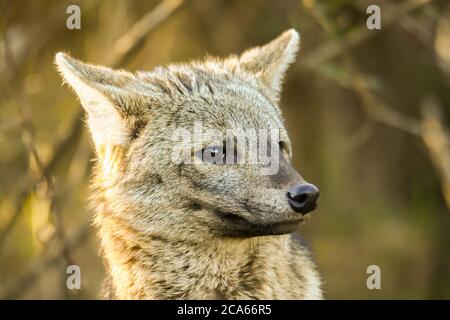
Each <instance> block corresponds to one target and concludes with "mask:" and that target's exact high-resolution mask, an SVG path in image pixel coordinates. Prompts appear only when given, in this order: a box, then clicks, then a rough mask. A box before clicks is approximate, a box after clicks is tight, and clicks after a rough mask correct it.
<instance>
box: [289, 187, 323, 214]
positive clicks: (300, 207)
mask: <svg viewBox="0 0 450 320" xmlns="http://www.w3.org/2000/svg"><path fill="white" fill-rule="evenodd" d="M287 197H288V203H289V205H290V206H291V208H292V209H293V210H294V211H295V212H300V213H302V214H307V213H308V212H311V211H313V210H314V209H315V208H316V207H317V198H319V189H317V187H316V186H315V185H312V184H309V183H303V184H298V185H296V186H293V187H292V188H290V189H289V191H288V193H287Z"/></svg>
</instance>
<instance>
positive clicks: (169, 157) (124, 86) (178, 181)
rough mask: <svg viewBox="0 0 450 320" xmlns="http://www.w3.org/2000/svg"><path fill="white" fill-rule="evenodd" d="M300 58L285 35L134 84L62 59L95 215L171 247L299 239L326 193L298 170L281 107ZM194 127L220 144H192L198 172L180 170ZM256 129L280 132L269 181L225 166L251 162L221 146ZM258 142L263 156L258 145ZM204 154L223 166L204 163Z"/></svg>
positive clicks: (255, 168)
mask: <svg viewBox="0 0 450 320" xmlns="http://www.w3.org/2000/svg"><path fill="white" fill-rule="evenodd" d="M298 46H299V35H298V33H297V32H296V31H294V30H288V31H286V32H284V33H283V34H282V35H280V36H279V37H278V38H276V39H275V40H273V41H271V42H270V43H268V44H266V45H264V46H261V47H256V48H253V49H250V50H248V51H245V52H244V53H242V54H241V55H239V56H231V57H228V58H225V59H217V58H206V59H205V60H204V61H198V62H191V63H189V64H173V65H169V66H167V67H158V68H156V69H154V70H153V71H149V72H135V73H130V72H127V71H122V70H112V69H110V68H106V67H100V66H95V65H90V64H85V63H82V62H80V61H78V60H75V59H73V58H71V57H69V56H68V55H66V54H63V53H58V54H57V55H56V64H57V67H58V69H59V71H60V72H61V74H62V76H63V77H64V79H65V81H66V82H67V83H68V84H69V85H70V86H71V87H72V88H73V89H74V91H75V93H76V94H77V95H78V97H79V99H80V101H81V104H82V105H83V107H84V109H85V110H86V112H87V122H88V126H89V129H90V132H91V135H92V140H93V143H94V146H95V149H96V154H97V159H98V163H97V167H96V173H95V178H94V189H95V190H96V195H94V198H95V199H94V202H95V204H96V205H98V203H99V202H101V203H102V206H106V207H108V210H109V212H110V214H112V215H114V217H116V218H119V219H121V220H123V221H126V223H127V224H128V225H129V226H130V227H132V228H133V229H135V230H138V231H140V232H144V233H150V234H152V235H157V236H160V237H164V238H172V239H191V240H193V241H196V240H207V239H211V237H217V236H219V237H224V236H227V237H228V236H230V237H250V236H258V235H272V234H284V233H290V232H292V231H294V230H295V229H296V228H297V227H298V225H299V223H300V222H301V221H302V220H303V219H304V215H305V214H306V213H308V212H310V211H312V210H313V209H314V208H315V206H316V200H317V197H318V190H317V188H316V187H315V186H313V185H311V184H308V183H306V182H305V181H304V180H303V179H302V178H301V176H300V175H299V174H298V173H297V171H296V170H295V169H294V168H293V166H292V165H291V144H290V141H289V137H288V134H287V131H286V128H285V126H284V124H283V119H282V116H281V112H280V109H279V106H278V103H279V98H280V93H281V84H282V80H283V77H284V75H285V72H286V70H287V68H288V66H289V64H291V63H292V62H293V61H294V59H295V55H296V53H297V50H298ZM196 123H200V124H201V125H202V127H203V128H205V129H206V128H207V129H212V130H214V132H216V133H219V134H220V133H223V135H222V137H221V138H217V135H216V136H215V137H211V136H208V137H207V138H205V139H204V141H200V142H197V143H195V142H192V139H189V137H188V139H187V141H188V142H187V144H188V146H190V147H192V152H191V153H189V155H191V156H192V157H193V158H195V159H197V160H198V161H193V162H191V163H188V162H185V161H181V162H179V161H178V162H177V161H174V157H173V154H174V148H175V146H176V142H174V139H173V137H174V132H176V131H177V130H179V129H180V128H183V129H185V130H186V131H187V132H190V130H192V129H193V128H194V126H195V124H196ZM230 129H237V130H239V131H238V132H240V133H239V134H237V135H236V136H235V137H234V139H232V140H233V141H230V139H229V136H227V135H226V131H227V130H230ZM250 129H255V130H261V129H267V130H271V132H272V131H274V130H275V131H276V133H277V135H270V134H269V135H270V139H268V145H269V146H271V148H270V150H271V154H270V155H271V162H276V163H277V166H276V171H275V172H272V173H271V174H267V171H264V170H267V163H265V164H264V163H258V162H256V163H246V162H245V161H242V162H241V161H235V162H232V163H227V162H226V163H223V162H221V161H217V160H221V159H222V158H225V157H227V159H228V158H229V157H228V156H229V155H230V153H231V155H232V156H231V159H233V158H234V159H235V160H236V158H237V157H239V155H240V154H243V149H245V145H242V144H241V145H239V143H235V144H234V146H233V148H231V150H230V148H228V147H227V148H225V147H224V145H226V144H231V143H232V142H236V141H239V138H242V137H240V134H243V135H245V133H246V132H247V133H248V132H249V131H250ZM256 132H259V131H256ZM247 138H248V136H247V137H246V138H244V139H243V141H246V140H248V139H247ZM257 140H258V141H256V145H262V141H261V136H258V137H257ZM274 147H275V148H274ZM248 149H249V151H248V152H249V153H250V154H249V156H252V154H251V153H252V150H250V148H248ZM278 151H279V152H278ZM206 154H208V155H209V156H210V158H211V156H212V157H213V158H214V159H215V160H214V161H208V160H205V159H206V158H207V157H205V155H206ZM239 162H241V163H239ZM264 172H266V173H264ZM100 198H101V199H100Z"/></svg>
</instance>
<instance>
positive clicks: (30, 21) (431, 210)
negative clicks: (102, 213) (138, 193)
mask: <svg viewBox="0 0 450 320" xmlns="http://www.w3.org/2000/svg"><path fill="white" fill-rule="evenodd" d="M71 4H77V5H79V7H80V8H81V29H80V30H69V29H67V27H66V19H67V17H68V14H66V8H67V7H68V6H69V5H71ZM370 4H377V5H379V6H380V8H381V19H382V20H381V27H382V28H381V30H368V29H367V27H366V19H367V17H368V15H367V14H366V8H367V6H368V5H370ZM0 5H1V8H0V31H1V35H0V177H1V180H0V298H3V299H4V298H9V299H23V298H27V299H28V298H37V299H43V298H49V299H80V298H88V299H91V298H92V299H94V298H98V297H99V296H98V293H99V288H100V286H101V281H102V279H103V278H104V270H103V266H102V261H101V259H100V258H99V248H98V241H97V239H96V237H95V230H94V229H93V227H91V226H90V219H91V214H90V212H89V210H88V208H87V197H88V192H87V187H88V181H89V176H90V170H91V167H92V163H93V162H92V161H91V160H92V159H93V158H94V155H93V153H92V146H91V143H90V140H89V136H88V134H87V130H86V129H85V126H84V124H83V123H82V121H81V120H80V119H81V108H80V106H79V105H78V103H77V100H76V98H75V96H74V95H73V93H72V92H70V90H69V89H68V88H67V87H62V86H61V78H60V77H59V75H58V74H57V72H56V71H55V67H54V65H53V58H54V55H55V53H56V52H57V51H66V52H70V53H71V54H72V55H73V56H75V57H77V58H79V59H81V60H84V61H89V62H94V63H98V64H105V65H109V66H116V67H123V68H127V69H130V70H139V69H143V70H149V69H152V68H153V67H154V66H156V65H160V64H167V63H170V62H179V61H186V60H189V59H198V58H202V57H204V56H205V55H206V54H212V55H221V56H223V55H227V54H231V53H238V52H241V51H242V50H244V49H246V48H248V47H250V46H253V45H260V44H264V43H266V42H268V41H270V40H272V39H273V38H275V37H276V36H277V35H279V34H280V33H281V32H282V31H284V30H286V29H288V28H295V29H297V30H298V31H299V32H300V33H301V38H302V40H301V42H302V45H301V50H300V54H299V56H298V59H297V60H296V62H295V64H294V65H293V66H292V67H291V69H290V70H289V72H288V75H287V78H286V82H285V86H284V91H283V97H282V109H283V112H284V115H285V119H286V123H287V127H288V130H289V132H290V135H291V140H292V141H293V144H294V146H293V147H294V164H295V167H296V168H297V169H298V170H299V172H300V173H301V174H302V175H303V176H304V177H305V178H306V179H307V180H309V181H311V182H313V183H315V184H317V185H318V186H319V187H320V189H321V198H320V204H319V208H318V210H317V211H315V212H314V214H313V217H312V219H310V221H309V222H308V224H307V225H305V226H303V227H302V228H301V232H302V234H303V235H304V237H305V238H306V240H307V241H308V242H309V244H310V246H311V248H312V250H313V252H314V256H315V259H316V261H317V264H318V266H319V270H320V272H321V274H322V277H323V279H324V289H325V296H326V298H329V299H348V298H356V299H381V298H387V299H391V298H397V299H413V298H417V299H430V298H437V299H444V298H447V299H448V298H450V251H449V249H450V212H449V206H450V151H449V150H450V138H449V137H450V136H449V131H448V126H449V125H450V121H449V120H450V83H449V79H450V76H449V75H450V4H449V3H448V1H431V0H402V1H374V0H373V1H372V0H370V1H346V0H329V1H315V0H304V1H299V0H285V1H269V0H267V1H263V0H247V1H238V0H233V1H228V0H214V1H212V0H187V1H182V0H163V1H138V0H133V1H109V0H108V1H106V0H94V1H93V0H84V1H76V0H74V1H56V0H55V1H53V0H45V1H44V0H42V1H31V0H23V1H9V0H6V1H2V2H1V4H0ZM69 264H77V265H79V266H80V268H81V275H82V289H81V290H67V288H66V279H67V274H66V267H67V266H68V265H69ZM373 264H374V265H378V266H380V268H381V281H382V282H381V290H368V289H367V287H366V279H367V277H368V274H366V268H367V267H368V266H369V265H373Z"/></svg>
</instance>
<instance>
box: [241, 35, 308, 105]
mask: <svg viewBox="0 0 450 320" xmlns="http://www.w3.org/2000/svg"><path fill="white" fill-rule="evenodd" d="M299 43H300V36H299V34H298V32H297V31H295V30H294V29H290V30H288V31H285V32H284V33H283V34H281V35H280V36H279V37H278V38H276V39H275V40H272V41H271V42H269V43H268V44H266V45H264V46H261V47H256V48H252V49H250V50H248V51H245V52H244V53H243V54H242V55H241V56H240V58H239V64H240V66H241V68H243V69H245V70H247V71H249V72H251V73H253V74H255V75H256V76H258V77H259V78H260V79H261V81H262V82H263V83H264V84H265V85H267V86H268V87H269V88H271V89H272V90H273V91H274V92H275V95H276V97H278V96H279V94H280V92H281V84H282V81H283V77H284V75H285V73H286V70H287V68H288V67H289V65H290V64H291V63H292V62H293V61H294V60H295V56H296V54H297V51H298V48H299Z"/></svg>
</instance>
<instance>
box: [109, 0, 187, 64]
mask: <svg viewBox="0 0 450 320" xmlns="http://www.w3.org/2000/svg"><path fill="white" fill-rule="evenodd" d="M186 3H187V1H185V0H164V1H162V2H160V3H159V4H158V5H157V6H156V8H154V9H153V10H151V11H149V12H148V13H147V14H145V15H144V16H143V17H142V18H141V19H140V20H139V21H137V22H136V23H135V24H134V25H133V26H132V27H131V28H130V30H129V31H128V32H127V33H125V34H124V35H123V36H122V37H120V38H119V39H118V40H117V41H116V43H115V44H114V46H113V52H112V55H111V63H110V64H111V65H112V66H113V67H118V66H121V65H123V64H126V63H127V62H128V61H129V59H130V58H131V57H132V56H133V55H134V54H135V53H136V51H137V50H139V49H140V48H141V47H142V45H143V44H144V40H145V38H146V37H147V36H148V34H149V32H150V31H152V30H154V29H155V28H156V27H157V26H159V25H160V24H161V23H162V22H164V21H165V20H166V19H167V18H168V17H169V16H171V15H172V14H174V13H175V12H177V11H178V10H179V9H181V8H182V7H183V5H185V4H186Z"/></svg>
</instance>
